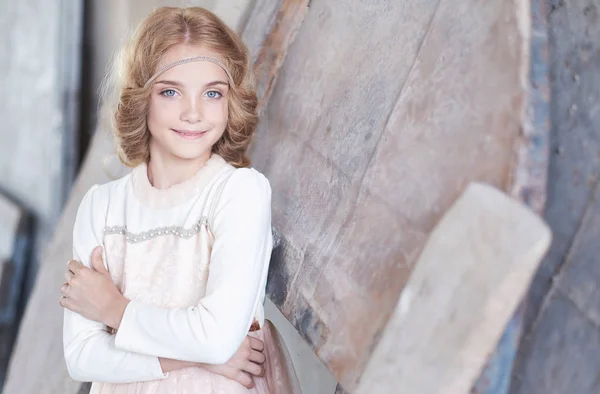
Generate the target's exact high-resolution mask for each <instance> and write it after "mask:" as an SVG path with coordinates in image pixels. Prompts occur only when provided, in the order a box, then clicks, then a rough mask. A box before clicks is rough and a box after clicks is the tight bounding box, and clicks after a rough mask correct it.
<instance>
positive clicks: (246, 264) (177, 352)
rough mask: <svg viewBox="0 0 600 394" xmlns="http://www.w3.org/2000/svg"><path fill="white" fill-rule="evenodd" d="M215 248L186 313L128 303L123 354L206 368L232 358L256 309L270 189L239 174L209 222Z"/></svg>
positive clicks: (258, 178) (265, 257)
mask: <svg viewBox="0 0 600 394" xmlns="http://www.w3.org/2000/svg"><path fill="white" fill-rule="evenodd" d="M212 230H213V233H214V236H215V243H214V246H213V249H212V252H211V259H210V273H209V277H208V283H207V291H206V295H205V297H204V298H203V299H202V300H201V301H200V302H199V304H198V305H196V306H193V307H190V308H187V309H165V308H160V307H157V306H153V305H148V304H144V303H142V302H138V301H132V302H130V303H129V305H128V306H127V309H126V310H125V314H124V316H123V320H122V321H121V325H120V327H119V330H118V332H117V335H116V346H117V347H118V348H120V349H123V350H128V351H133V352H137V353H144V354H156V355H158V356H161V357H167V358H174V359H178V360H186V361H193V362H203V363H209V364H222V363H225V362H226V361H227V360H229V359H230V358H231V356H233V354H234V353H235V351H236V350H237V349H238V347H239V346H240V344H241V343H242V341H243V340H244V337H245V336H246V335H247V333H248V329H249V327H250V324H251V323H252V319H253V317H254V313H255V311H256V308H257V307H258V306H259V304H260V302H261V301H262V294H264V287H265V284H266V278H267V271H268V265H269V261H270V256H271V249H272V234H271V188H270V186H269V182H268V180H267V179H266V178H265V177H264V176H263V175H262V174H260V173H258V172H257V171H255V170H251V169H237V170H235V173H234V174H233V175H232V176H231V178H230V179H229V181H228V182H227V184H226V186H225V188H224V189H223V194H222V196H221V198H220V200H219V202H218V205H217V209H216V212H215V216H214V220H213V228H212Z"/></svg>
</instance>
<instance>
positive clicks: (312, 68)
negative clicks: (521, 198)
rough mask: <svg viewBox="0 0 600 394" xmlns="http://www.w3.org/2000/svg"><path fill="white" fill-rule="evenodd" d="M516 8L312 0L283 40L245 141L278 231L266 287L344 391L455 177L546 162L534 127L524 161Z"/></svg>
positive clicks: (523, 176) (517, 186)
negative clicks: (268, 190) (250, 140)
mask: <svg viewBox="0 0 600 394" xmlns="http://www.w3.org/2000/svg"><path fill="white" fill-rule="evenodd" d="M527 4H528V2H525V1H518V2H515V3H512V2H480V1H475V0H463V1H460V2H456V1H447V0H441V1H411V2H369V3H368V4H367V3H364V2H341V1H335V0H329V1H320V0H313V1H312V2H311V3H310V7H309V8H308V12H307V13H306V15H305V16H304V20H303V22H302V25H301V26H300V27H299V28H298V31H297V35H296V37H295V40H294V41H293V42H291V43H290V44H289V45H288V46H287V47H285V46H283V47H279V50H280V51H281V53H280V54H284V55H285V54H287V55H286V56H287V57H286V58H285V62H284V63H283V66H282V67H281V70H280V71H279V74H278V77H277V78H278V79H277V83H276V84H275V86H274V88H273V90H272V94H271V96H270V98H269V100H268V104H266V109H265V113H264V115H263V116H262V118H261V125H260V127H259V131H258V135H257V137H256V141H255V144H254V145H253V151H252V152H253V160H254V164H255V166H256V167H257V168H258V169H259V170H262V171H264V172H265V173H266V174H267V176H268V177H269V179H270V180H271V182H272V185H273V189H274V197H273V217H274V224H275V226H276V228H277V230H278V232H279V233H280V235H281V240H282V242H281V246H280V247H279V248H278V249H277V250H276V251H275V253H274V258H273V262H272V269H271V273H270V281H269V285H268V292H269V296H270V297H271V299H272V300H273V301H274V302H275V303H276V304H277V305H278V307H279V308H280V309H281V310H282V312H283V313H284V314H285V315H286V316H287V318H288V319H289V320H290V321H291V322H292V323H293V324H294V325H295V326H296V328H297V329H298V330H299V331H300V332H301V334H302V335H303V336H304V338H305V339H306V340H307V341H308V342H309V343H310V344H311V346H313V348H314V349H315V352H316V353H317V355H318V356H319V357H320V358H321V359H322V360H323V361H324V362H325V363H326V364H327V365H328V367H329V368H330V369H331V371H332V372H333V373H334V375H335V376H336V377H337V378H338V380H339V381H340V382H341V383H342V384H343V385H344V387H345V388H346V389H349V390H350V391H351V390H352V389H353V388H354V387H355V386H356V383H357V381H358V378H359V377H360V376H361V374H362V371H363V369H364V366H365V363H366V362H367V360H368V359H369V355H370V353H371V351H372V349H373V347H374V346H375V344H376V342H377V338H378V337H379V335H380V334H381V332H382V330H383V328H384V327H385V324H386V322H387V319H388V317H389V315H390V313H391V312H392V311H393V308H394V306H395V304H396V300H397V299H398V296H399V294H400V292H401V290H402V288H403V286H404V284H405V282H406V280H407V278H408V277H409V275H410V273H411V270H412V267H413V264H414V262H415V258H416V256H418V254H419V252H420V251H421V248H422V247H423V244H424V242H425V240H426V239H427V236H428V234H429V232H430V231H431V229H432V228H433V226H434V225H435V224H436V223H437V221H438V220H439V218H440V215H441V214H442V213H443V212H444V211H445V210H446V209H447V208H448V207H449V206H450V205H451V204H452V203H453V202H454V200H455V199H456V197H457V196H458V195H459V194H460V193H461V192H462V191H463V189H464V187H465V185H466V184H467V183H468V182H470V181H472V180H479V181H484V182H486V183H490V184H492V185H495V186H497V187H500V188H502V189H504V190H507V191H508V192H510V193H514V194H517V195H519V194H521V193H522V192H523V190H524V189H527V186H529V183H530V182H532V179H534V177H532V176H531V175H535V174H536V171H540V169H543V168H544V163H545V162H544V157H545V156H544V152H545V150H544V149H543V147H544V145H543V143H544V141H545V140H544V139H543V138H542V140H541V149H540V145H539V144H538V145H535V146H534V148H538V149H540V151H539V153H540V155H539V157H537V159H539V160H538V161H536V164H535V165H533V166H532V165H531V163H530V162H529V159H530V155H531V149H530V148H531V145H530V144H531V141H530V139H531V138H533V137H539V136H538V135H536V133H537V128H535V127H531V124H530V123H529V122H528V121H529V119H527V115H526V109H527V108H528V106H529V105H530V102H529V101H528V99H529V96H528V94H529V89H530V86H529V84H528V81H529V80H528V75H529V62H528V60H529V57H528V54H529V38H530V37H529V32H530V31H529V28H530V26H529V24H528V23H529V8H528V6H527ZM374 21H376V23H374ZM253 23H256V24H259V25H260V24H261V23H262V24H264V23H265V21H264V18H263V19H260V18H253V17H252V16H251V17H250V20H249V22H248V25H247V26H246V29H247V30H248V29H252V30H253V31H260V30H261V29H260V28H258V27H256V26H253ZM272 25H274V24H273V23H272ZM263 31H269V29H268V28H264V27H263ZM267 45H268V42H267ZM262 50H263V51H265V50H264V49H262ZM255 51H256V49H255ZM256 52H259V51H256ZM257 62H258V65H257V68H259V69H260V68H261V67H264V66H265V65H264V64H261V63H260V62H261V59H260V58H257ZM260 81H262V82H261V83H265V82H264V80H260ZM268 83H269V84H270V85H269V86H268V87H267V86H263V87H262V88H263V89H266V88H271V87H272V81H271V80H268ZM521 130H525V131H526V132H527V133H526V134H525V135H526V137H525V138H521V134H520V131H521ZM518 171H521V173H519V172H518ZM542 173H543V170H542ZM535 180H536V182H538V183H539V184H536V185H534V187H532V188H530V189H527V192H528V193H531V191H532V190H533V191H534V192H535V193H537V194H536V195H535V198H534V199H533V200H534V201H535V202H537V205H540V203H541V204H543V193H544V191H543V186H544V180H545V178H542V179H541V180H540V179H535ZM523 194H525V193H523Z"/></svg>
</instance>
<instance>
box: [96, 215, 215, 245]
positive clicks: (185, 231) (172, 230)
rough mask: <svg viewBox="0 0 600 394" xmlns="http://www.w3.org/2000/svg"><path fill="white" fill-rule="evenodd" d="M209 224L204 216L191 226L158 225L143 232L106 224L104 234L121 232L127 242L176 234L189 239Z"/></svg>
mask: <svg viewBox="0 0 600 394" xmlns="http://www.w3.org/2000/svg"><path fill="white" fill-rule="evenodd" d="M206 225H208V218H207V217H202V218H201V219H200V220H199V221H198V222H197V223H196V224H194V225H193V226H192V227H191V228H184V227H182V226H169V227H158V228H155V229H152V230H148V231H143V232H141V233H131V232H129V231H127V226H106V227H105V228H104V234H106V235H113V234H121V235H125V238H126V239H127V242H129V243H132V244H134V243H138V242H144V241H148V240H150V239H152V238H156V237H159V236H161V235H171V234H172V235H175V236H177V237H180V238H183V239H189V238H191V237H193V236H194V235H196V234H198V233H199V232H200V229H201V228H202V226H206Z"/></svg>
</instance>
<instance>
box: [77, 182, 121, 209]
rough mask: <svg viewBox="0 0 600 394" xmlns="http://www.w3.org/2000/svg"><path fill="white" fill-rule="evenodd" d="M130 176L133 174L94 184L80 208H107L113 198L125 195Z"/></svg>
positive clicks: (82, 200) (85, 195)
mask: <svg viewBox="0 0 600 394" xmlns="http://www.w3.org/2000/svg"><path fill="white" fill-rule="evenodd" d="M130 178H131V174H127V175H125V176H123V177H121V178H119V179H116V180H113V181H110V182H106V183H102V184H94V185H92V186H91V187H90V188H89V189H88V190H87V192H86V193H85V194H84V196H83V198H82V199H81V203H80V205H79V209H80V210H82V209H94V210H99V209H100V210H102V208H106V207H107V206H108V203H109V201H110V200H111V198H114V197H118V196H119V195H123V197H124V196H125V194H124V193H125V191H126V189H127V185H128V183H129V181H130Z"/></svg>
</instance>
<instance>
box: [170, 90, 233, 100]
mask: <svg viewBox="0 0 600 394" xmlns="http://www.w3.org/2000/svg"><path fill="white" fill-rule="evenodd" d="M167 92H174V93H177V92H176V91H175V90H174V89H165V90H163V91H162V92H160V94H161V96H164V97H169V98H171V97H175V96H174V95H168V94H166V93H167ZM209 93H216V94H217V95H218V97H209V99H210V100H218V99H220V98H222V97H223V93H221V92H219V91H218V90H209V91H208V92H206V94H207V95H208V94H209Z"/></svg>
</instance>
